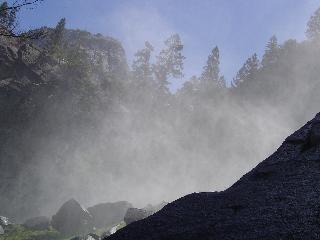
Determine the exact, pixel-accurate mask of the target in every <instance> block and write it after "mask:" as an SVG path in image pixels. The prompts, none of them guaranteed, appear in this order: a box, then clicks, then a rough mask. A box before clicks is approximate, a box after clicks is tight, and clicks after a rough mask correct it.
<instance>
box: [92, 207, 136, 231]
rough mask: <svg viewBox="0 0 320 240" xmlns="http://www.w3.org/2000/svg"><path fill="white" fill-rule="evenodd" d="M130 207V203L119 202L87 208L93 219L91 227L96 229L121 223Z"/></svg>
mask: <svg viewBox="0 0 320 240" xmlns="http://www.w3.org/2000/svg"><path fill="white" fill-rule="evenodd" d="M131 207H132V204H131V203H129V202H126V201H120V202H115V203H100V204H97V205H95V206H92V207H89V208H88V211H89V212H90V214H91V215H92V217H93V225H94V226H95V227H96V228H102V227H106V226H110V225H113V224H116V223H119V222H121V221H122V220H123V218H124V216H125V214H126V212H127V210H128V208H131Z"/></svg>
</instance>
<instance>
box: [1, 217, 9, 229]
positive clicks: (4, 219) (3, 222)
mask: <svg viewBox="0 0 320 240" xmlns="http://www.w3.org/2000/svg"><path fill="white" fill-rule="evenodd" d="M9 225H11V222H10V221H9V219H8V218H7V217H4V216H0V226H2V227H5V226H9Z"/></svg>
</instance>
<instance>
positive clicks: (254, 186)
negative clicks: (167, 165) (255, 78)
mask: <svg viewBox="0 0 320 240" xmlns="http://www.w3.org/2000/svg"><path fill="white" fill-rule="evenodd" d="M319 184H320V114H317V115H316V117H315V118H314V119H313V120H311V121H309V122H308V123H307V124H306V125H304V126H303V127H302V128H301V129H300V130H298V131H296V132H295V133H294V134H292V135H291V136H289V137H288V138H287V139H286V140H285V141H284V143H283V144H282V145H281V147H280V148H279V149H278V150H277V151H276V152H275V153H274V154H272V155H271V156H270V157H269V158H267V159H266V160H265V161H263V162H261V163H260V164H259V165H258V166H257V167H255V168H254V169H253V170H252V171H250V172H249V173H247V174H246V175H244V176H243V177H242V178H241V179H240V180H239V181H238V182H236V183H235V184H234V185H233V186H232V187H230V188H229V189H227V190H225V191H223V192H204V193H193V194H190V195H188V196H185V197H183V198H181V199H178V200H176V201H174V202H172V203H171V204H168V205H167V206H165V207H164V208H163V209H162V210H161V211H159V212H158V213H156V214H154V215H152V216H150V217H148V218H146V219H143V220H141V221H138V222H134V223H132V224H130V225H128V226H127V227H126V228H124V229H122V230H120V231H118V232H116V233H115V234H114V235H111V236H110V237H108V238H106V239H108V240H127V239H128V240H129V239H130V240H132V239H139V240H144V239H145V240H147V239H148V240H150V239H153V240H158V239H159V240H160V239H161V240H187V239H188V240H199V239H201V240H205V239H246V240H248V239H320V204H319V203H320V185H319Z"/></svg>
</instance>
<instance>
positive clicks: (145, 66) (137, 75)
mask: <svg viewBox="0 0 320 240" xmlns="http://www.w3.org/2000/svg"><path fill="white" fill-rule="evenodd" d="M153 50H154V49H153V46H152V45H151V44H150V43H149V42H145V47H144V48H143V49H141V50H139V51H138V52H136V54H135V55H134V56H135V59H134V60H133V63H132V74H133V78H134V81H135V82H136V83H142V84H144V83H146V82H147V81H151V79H152V68H151V64H150V58H151V53H152V52H153Z"/></svg>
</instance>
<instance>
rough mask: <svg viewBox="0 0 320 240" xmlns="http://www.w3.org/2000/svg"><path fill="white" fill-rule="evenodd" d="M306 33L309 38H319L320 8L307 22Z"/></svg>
mask: <svg viewBox="0 0 320 240" xmlns="http://www.w3.org/2000/svg"><path fill="white" fill-rule="evenodd" d="M306 35H307V37H308V38H309V39H313V40H314V39H318V38H319V37H320V8H318V9H317V10H316V11H315V12H314V14H313V15H312V16H311V17H310V19H309V21H308V23H307V31H306Z"/></svg>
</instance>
